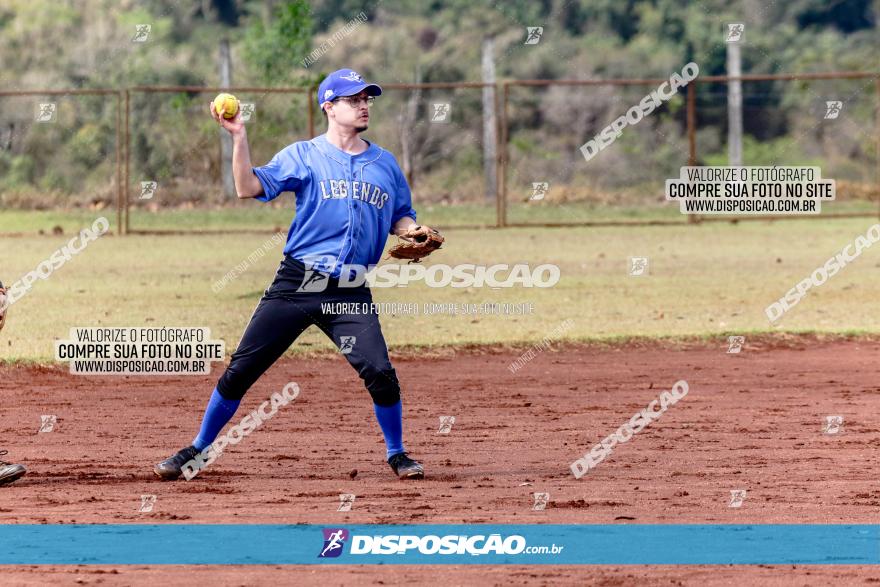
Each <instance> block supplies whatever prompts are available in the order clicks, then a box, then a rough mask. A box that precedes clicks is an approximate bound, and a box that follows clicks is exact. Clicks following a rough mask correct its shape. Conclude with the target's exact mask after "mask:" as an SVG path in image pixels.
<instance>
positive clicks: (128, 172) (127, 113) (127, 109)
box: [122, 89, 131, 234]
mask: <svg viewBox="0 0 880 587" xmlns="http://www.w3.org/2000/svg"><path fill="white" fill-rule="evenodd" d="M130 143H131V93H130V92H129V91H128V90H127V89H126V90H125V181H124V182H123V188H122V195H123V198H124V204H125V224H124V227H125V230H124V234H128V232H129V229H130V226H129V219H128V209H129V201H128V184H129V183H130V179H131V157H130V153H129V151H130V148H129V145H130Z"/></svg>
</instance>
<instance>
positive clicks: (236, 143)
mask: <svg viewBox="0 0 880 587" xmlns="http://www.w3.org/2000/svg"><path fill="white" fill-rule="evenodd" d="M210 109H211V116H213V117H214V120H216V121H217V122H218V123H220V126H222V127H223V128H225V129H226V130H227V131H228V132H229V134H230V135H232V177H233V178H234V179H235V192H236V193H237V194H238V197H239V198H242V199H244V198H256V197H258V196H262V195H263V185H262V184H261V183H260V180H259V179H257V176H256V175H254V172H253V171H252V169H253V165H251V150H250V147H249V146H248V140H247V131H246V130H245V127H244V121H243V120H242V119H241V107H239V109H238V114H236V115H235V118H233V119H231V120H230V119H226V118H223V117H222V116H220V115H219V114H217V111H216V110H214V103H213V102H212V103H211V105H210Z"/></svg>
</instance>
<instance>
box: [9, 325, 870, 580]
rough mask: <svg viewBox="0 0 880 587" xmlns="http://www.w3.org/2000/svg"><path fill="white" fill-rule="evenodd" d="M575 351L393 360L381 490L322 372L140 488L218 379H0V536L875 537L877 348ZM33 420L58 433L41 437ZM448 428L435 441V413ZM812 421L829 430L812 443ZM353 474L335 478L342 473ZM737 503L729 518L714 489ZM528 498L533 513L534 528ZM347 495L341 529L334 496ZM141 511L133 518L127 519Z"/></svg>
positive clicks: (301, 379) (221, 573)
mask: <svg viewBox="0 0 880 587" xmlns="http://www.w3.org/2000/svg"><path fill="white" fill-rule="evenodd" d="M726 351H727V344H726V340H725V341H719V342H718V343H717V344H714V345H706V344H703V345H680V344H671V343H670V344H666V343H653V344H644V345H628V346H625V347H594V346H581V345H572V346H566V347H562V348H558V349H554V350H550V351H546V352H543V353H541V354H539V355H538V356H537V358H535V359H534V360H532V361H531V362H529V363H527V364H526V365H525V366H524V367H523V368H522V369H520V370H519V371H518V372H516V373H515V374H512V373H511V372H510V371H509V370H508V369H507V366H508V365H509V364H510V363H511V362H512V361H514V360H516V359H517V358H518V357H519V356H520V353H521V351H512V350H475V351H458V352H454V351H446V352H442V353H438V354H436V355H432V356H430V357H427V358H417V357H414V356H411V355H410V356H400V357H396V359H395V366H396V368H397V370H398V374H399V376H400V379H401V382H402V384H403V387H404V415H405V427H406V439H407V448H408V450H409V451H410V452H411V453H412V454H413V455H414V456H415V457H417V458H419V459H420V460H422V461H423V462H424V463H425V466H426V470H427V475H428V477H427V478H426V479H425V480H424V481H422V482H409V483H404V482H401V481H398V480H396V479H395V478H394V477H393V476H392V475H391V472H390V469H389V468H388V466H387V464H385V462H384V460H383V456H384V445H383V443H382V438H381V434H380V432H379V430H378V426H377V425H376V423H375V420H374V416H373V412H372V406H371V403H370V400H369V396H368V395H367V392H366V391H365V390H364V389H363V388H362V387H361V385H360V381H359V380H358V379H357V376H356V374H355V373H354V371H352V370H351V368H350V367H349V366H348V365H347V364H346V363H345V361H343V360H342V358H341V357H338V356H333V357H326V358H309V359H284V360H283V361H282V362H279V363H278V364H276V365H275V366H274V367H273V368H272V369H271V370H270V371H269V372H268V373H267V374H266V376H264V378H263V379H261V380H260V381H259V382H258V383H257V384H256V385H255V386H254V388H253V389H252V390H251V391H250V392H249V393H248V395H247V396H246V397H245V400H244V402H243V404H242V408H241V409H240V412H239V414H238V415H237V416H236V417H235V418H234V419H233V421H238V419H239V418H240V417H241V416H243V415H244V414H245V413H246V410H251V409H254V408H255V407H256V406H257V405H258V404H259V403H260V402H262V401H263V400H265V399H266V398H268V397H269V395H270V394H271V393H272V392H274V391H280V390H281V389H282V387H283V386H284V385H285V384H286V383H287V382H289V381H295V382H297V383H298V384H299V385H300V387H301V389H302V392H301V394H300V396H299V398H298V399H297V400H296V401H295V402H294V403H293V404H291V405H289V406H287V407H284V408H281V409H280V410H279V412H278V414H277V415H276V416H275V417H274V418H273V419H271V420H269V421H268V422H266V423H265V424H264V425H263V426H262V427H261V428H260V429H258V430H257V431H255V432H254V433H253V434H251V435H250V436H248V437H247V438H245V439H244V440H242V441H241V442H240V443H239V444H238V445H236V446H233V447H230V448H229V449H227V451H226V452H225V453H224V454H223V456H221V457H220V459H218V460H217V462H216V463H214V464H213V465H212V466H211V468H210V469H209V470H208V471H206V472H205V473H203V474H202V475H200V476H199V477H197V478H196V479H194V480H193V481H190V482H183V481H179V482H175V483H167V482H166V483H163V482H160V481H158V480H157V479H155V478H154V477H153V474H152V466H153V464H154V463H155V462H157V461H158V460H161V459H162V458H164V457H166V456H167V455H169V454H171V453H172V452H174V451H175V450H177V449H178V448H180V447H181V446H183V445H185V444H187V443H188V442H189V441H190V440H191V439H192V437H193V436H194V434H195V432H196V430H197V426H198V422H199V420H200V418H201V414H202V411H203V409H204V404H205V402H206V400H207V398H208V396H209V394H210V391H211V389H212V388H213V384H214V382H215V380H216V378H217V376H219V374H220V371H219V368H215V371H214V374H213V375H212V376H211V377H186V378H178V379H173V378H167V377H164V378H162V377H83V376H72V375H69V374H68V373H66V371H65V370H64V369H62V368H39V367H32V368H13V367H9V366H6V367H0V388H2V397H3V410H2V413H0V448H5V449H8V450H9V455H8V457H7V458H11V459H13V460H14V461H16V462H22V463H24V464H25V465H27V467H28V468H29V474H28V475H27V476H26V477H24V478H23V479H21V480H20V481H18V482H16V483H15V484H13V485H11V486H8V487H3V488H0V522H2V523H52V524H57V523H73V522H78V523H107V522H115V523H162V522H168V523H242V524H244V523H289V524H301V523H307V524H330V523H333V524H354V523H383V524H392V523H403V522H414V523H474V524H477V523H493V522H504V523H586V524H612V523H620V524H626V523H667V524H668V523H716V524H717V523H796V524H801V523H877V521H878V505H880V487H878V486H877V481H876V477H877V475H876V466H875V463H876V453H875V452H874V450H872V449H873V448H874V447H875V446H876V445H877V444H878V441H880V425H878V423H877V414H878V413H880V382H878V377H877V374H878V367H877V365H878V364H880V343H878V342H875V341H856V340H833V341H821V340H816V339H813V338H796V339H786V341H785V342H784V343H783V342H781V341H780V340H778V339H762V340H761V341H759V342H754V341H751V340H749V341H747V343H746V346H745V347H744V349H743V351H742V353H740V354H727V352H726ZM679 379H684V380H686V381H687V382H688V383H689V385H690V392H689V393H688V395H687V396H686V397H684V398H683V399H682V400H681V401H679V402H678V403H677V404H676V405H674V406H672V407H670V408H669V410H668V411H667V412H666V413H665V414H664V415H663V416H662V417H660V418H659V420H657V421H656V422H654V423H653V424H652V425H651V426H649V427H647V428H646V429H644V430H643V431H642V432H640V433H639V434H637V435H635V436H634V437H633V438H632V439H631V440H630V441H629V442H628V443H626V444H622V445H619V446H617V447H616V448H615V449H614V452H613V454H612V455H611V456H609V457H608V458H607V459H606V460H605V461H604V462H602V463H601V464H599V465H598V467H596V468H595V469H594V470H593V471H591V472H590V473H588V474H587V475H586V476H585V477H583V478H582V479H580V480H578V479H575V478H574V476H573V475H572V473H571V471H570V469H569V465H570V463H571V462H572V461H573V460H574V459H576V458H578V457H580V456H582V455H583V454H584V453H585V452H586V451H588V450H589V448H590V447H591V446H592V445H593V444H595V443H597V442H598V441H599V440H601V439H602V438H604V437H605V436H607V435H608V434H610V433H612V432H613V431H614V430H615V429H617V428H618V427H619V426H620V425H622V424H623V423H624V422H626V421H628V420H629V418H630V417H632V415H633V414H634V413H636V412H637V411H638V410H640V409H642V408H644V407H645V406H646V405H647V404H648V403H649V402H650V401H651V400H652V399H655V398H657V397H658V395H659V394H660V392H661V391H662V390H664V389H669V387H670V386H671V385H672V384H673V383H674V382H675V381H677V380H679ZM41 415H55V416H57V423H56V424H55V426H54V429H53V430H52V431H51V432H38V429H39V427H40V421H41V420H40V416H41ZM446 415H452V416H455V424H454V425H453V427H452V430H451V432H450V433H449V434H438V426H439V419H438V418H439V417H440V416H446ZM829 415H841V416H843V418H844V421H843V427H842V431H841V433H839V434H836V435H828V434H823V430H822V427H823V423H824V421H825V417H826V416H829ZM354 470H357V474H356V475H355V476H354V478H352V473H353V471H354ZM736 489H745V490H747V497H746V499H745V501H744V502H743V505H742V507H740V508H731V507H728V505H729V501H730V491H731V490H736ZM533 492H548V493H549V494H550V504H549V505H548V507H547V509H546V510H544V511H533V510H532V505H533V497H532V493H533ZM340 493H352V494H355V495H356V498H355V502H354V506H353V508H352V511H351V512H338V511H337V508H338V506H339V498H338V496H339V494H340ZM144 494H153V495H155V496H156V501H155V504H154V506H153V511H152V512H139V511H138V510H139V508H140V506H141V498H140V496H141V495H144ZM187 570H188V569H187V568H185V567H175V566H169V567H151V568H145V567H142V566H131V567H128V566H115V567H85V566H79V567H53V568H46V567H31V566H29V567H4V568H3V579H2V580H0V583H3V584H28V585H29V584H34V585H36V584H47V583H48V584H67V583H73V582H74V581H77V582H79V583H80V584H82V583H102V584H148V583H155V582H157V581H161V582H163V583H168V584H178V583H179V584H184V583H187V582H188V581H190V580H191V576H188V574H187V573H186V572H185V571H187ZM199 573H200V579H201V578H202V577H204V578H206V579H208V580H214V581H216V582H217V584H218V585H219V584H230V583H235V584H245V583H246V584H255V583H268V582H269V581H273V582H276V581H281V582H290V581H291V580H294V579H293V578H295V582H296V583H298V584H321V585H343V584H355V583H357V584H362V583H368V582H375V581H379V580H381V581H382V582H384V583H385V584H398V583H412V582H421V581H422V580H423V579H424V580H427V578H428V577H430V580H431V581H432V582H436V581H443V582H446V583H448V584H499V585H500V584H506V585H519V584H548V583H553V584H560V583H565V582H578V583H584V582H587V581H589V582H595V583H596V584H606V585H624V584H632V583H634V582H636V581H638V582H639V583H640V584H642V583H643V584H670V583H673V584H675V583H677V582H678V581H681V582H684V583H691V582H697V581H699V582H700V583H709V584H720V583H730V584H742V583H743V582H761V583H770V584H784V585H787V584H804V583H810V584H818V583H827V582H830V581H839V580H844V581H845V582H848V583H849V582H853V581H856V580H858V581H859V582H871V581H877V580H880V570H877V569H875V568H872V567H852V566H847V567H845V566H841V567H824V566H823V567H803V566H801V567H790V566H789V567H764V566H762V567H757V566H755V567H731V566H700V567H683V566H682V567H674V566H663V567H642V566H639V567H635V566H634V567H613V568H612V567H559V566H553V567H551V566H542V567H528V568H526V567H493V568H484V567H477V566H474V567H460V566H459V567H455V566H447V565H442V566H434V567H431V568H421V567H397V568H388V567H384V568H379V567H359V566H346V567H334V568H314V567H246V568H243V567H216V566H214V567H205V568H203V569H200V570H199ZM419 577H421V579H419Z"/></svg>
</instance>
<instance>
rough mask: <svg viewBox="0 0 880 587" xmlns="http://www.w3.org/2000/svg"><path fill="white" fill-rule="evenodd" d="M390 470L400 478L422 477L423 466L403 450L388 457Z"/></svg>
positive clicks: (423, 475) (423, 472) (423, 473)
mask: <svg viewBox="0 0 880 587" xmlns="http://www.w3.org/2000/svg"><path fill="white" fill-rule="evenodd" d="M388 464H389V465H391V470H392V471H394V474H395V475H397V476H398V477H399V478H401V479H423V478H424V477H425V468H424V467H422V465H421V464H419V463H417V462H415V461H414V460H412V459H411V458H409V456H408V455H407V454H406V453H405V452H401V453H397V454H396V455H393V456H392V457H391V458H390V459H388Z"/></svg>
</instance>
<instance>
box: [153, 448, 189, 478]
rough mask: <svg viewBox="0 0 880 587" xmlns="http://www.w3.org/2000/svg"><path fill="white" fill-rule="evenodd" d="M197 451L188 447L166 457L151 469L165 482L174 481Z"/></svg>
mask: <svg viewBox="0 0 880 587" xmlns="http://www.w3.org/2000/svg"><path fill="white" fill-rule="evenodd" d="M197 454H199V450H198V449H197V448H196V447H194V446H188V447H186V448H182V449H180V450H179V451H177V454H176V455H174V456H172V457H168V458H167V459H165V460H164V461H162V462H161V463H159V464H158V465H156V466H155V467H154V468H153V472H154V473H156V475H158V476H159V477H160V478H162V479H163V480H165V481H174V480H175V479H177V478H178V477H180V476H181V475H182V474H183V465H185V464H186V463H188V462H189V461H191V460H193V459H194V458H195V457H196V455H197Z"/></svg>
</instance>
